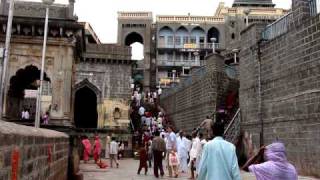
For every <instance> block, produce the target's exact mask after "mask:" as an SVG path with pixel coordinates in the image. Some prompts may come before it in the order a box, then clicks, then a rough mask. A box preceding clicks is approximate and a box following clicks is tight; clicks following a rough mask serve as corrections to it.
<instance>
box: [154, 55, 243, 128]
mask: <svg viewBox="0 0 320 180" xmlns="http://www.w3.org/2000/svg"><path fill="white" fill-rule="evenodd" d="M206 60H207V66H206V67H202V68H200V69H198V70H196V71H195V72H192V75H191V77H189V78H187V79H185V80H184V81H182V82H180V84H179V85H177V86H175V87H172V88H171V89H168V90H166V91H164V93H163V95H161V96H162V97H161V99H160V103H161V105H162V107H166V109H165V111H166V114H167V116H168V117H169V119H171V120H172V121H173V122H174V124H175V126H176V128H177V129H179V130H184V131H186V132H187V133H191V131H192V130H193V128H196V127H198V126H199V125H200V123H201V122H202V121H203V120H204V119H205V118H206V116H212V115H213V114H214V113H215V112H216V110H217V108H219V105H221V104H223V103H224V100H225V98H226V96H227V93H228V92H229V91H233V90H235V91H237V89H238V87H239V84H238V81H237V80H235V79H230V78H229V77H228V76H227V74H226V72H225V68H224V60H223V57H222V56H220V55H218V54H213V55H210V56H209V57H207V59H206Z"/></svg>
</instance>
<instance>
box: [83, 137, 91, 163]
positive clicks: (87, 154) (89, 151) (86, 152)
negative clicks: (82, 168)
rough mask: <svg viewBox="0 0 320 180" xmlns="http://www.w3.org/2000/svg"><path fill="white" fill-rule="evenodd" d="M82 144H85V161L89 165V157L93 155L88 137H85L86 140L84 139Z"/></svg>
mask: <svg viewBox="0 0 320 180" xmlns="http://www.w3.org/2000/svg"><path fill="white" fill-rule="evenodd" d="M81 142H82V144H83V147H84V148H83V160H84V162H85V163H87V162H88V161H89V156H90V154H91V143H90V141H89V139H88V137H87V136H84V138H83V139H82V141H81Z"/></svg>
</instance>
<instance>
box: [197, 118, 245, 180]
mask: <svg viewBox="0 0 320 180" xmlns="http://www.w3.org/2000/svg"><path fill="white" fill-rule="evenodd" d="M212 131H213V134H214V136H215V138H214V139H213V140H212V141H209V142H208V143H207V144H206V145H205V146H204V150H203V154H202V157H201V161H200V165H199V175H198V180H241V176H240V170H239V166H238V159H237V156H236V148H235V146H234V145H233V144H231V143H229V142H227V141H225V140H224V139H223V138H222V136H223V133H224V125H223V123H221V122H220V121H217V122H216V123H214V125H213V127H212Z"/></svg>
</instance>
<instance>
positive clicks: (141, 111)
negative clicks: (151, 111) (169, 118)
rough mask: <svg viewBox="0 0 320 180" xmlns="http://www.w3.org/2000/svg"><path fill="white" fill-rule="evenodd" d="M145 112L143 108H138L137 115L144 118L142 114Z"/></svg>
mask: <svg viewBox="0 0 320 180" xmlns="http://www.w3.org/2000/svg"><path fill="white" fill-rule="evenodd" d="M145 111H146V109H145V108H144V107H143V106H141V107H140V108H139V114H140V116H144V112H145Z"/></svg>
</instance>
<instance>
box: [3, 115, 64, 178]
mask: <svg viewBox="0 0 320 180" xmlns="http://www.w3.org/2000/svg"><path fill="white" fill-rule="evenodd" d="M68 153H69V138H68V135H66V134H64V133H61V132H56V131H52V130H45V129H35V128H32V127H27V126H22V125H17V124H14V123H8V122H4V121H0V179H20V180H25V179H46V180H67V171H68Z"/></svg>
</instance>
